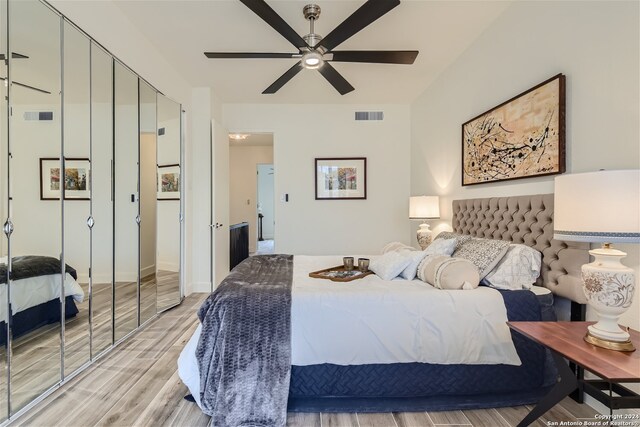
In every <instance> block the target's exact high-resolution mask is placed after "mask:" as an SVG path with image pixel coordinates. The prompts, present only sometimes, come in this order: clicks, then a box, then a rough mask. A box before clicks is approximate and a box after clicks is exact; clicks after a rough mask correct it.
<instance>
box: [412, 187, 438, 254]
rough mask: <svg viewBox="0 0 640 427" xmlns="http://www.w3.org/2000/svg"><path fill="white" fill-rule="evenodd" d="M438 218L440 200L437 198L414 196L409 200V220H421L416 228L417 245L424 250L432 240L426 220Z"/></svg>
mask: <svg viewBox="0 0 640 427" xmlns="http://www.w3.org/2000/svg"><path fill="white" fill-rule="evenodd" d="M438 218H440V198H439V197H438V196H415V197H410V198H409V219H421V220H422V224H420V228H418V233H417V236H418V244H419V245H420V247H421V248H422V250H424V249H425V248H426V247H427V246H429V244H430V243H431V240H432V239H433V237H432V234H431V230H430V229H429V224H427V220H428V219H438Z"/></svg>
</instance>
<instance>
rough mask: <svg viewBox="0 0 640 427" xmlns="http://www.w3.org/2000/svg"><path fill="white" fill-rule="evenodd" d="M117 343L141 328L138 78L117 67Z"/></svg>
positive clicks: (115, 204)
mask: <svg viewBox="0 0 640 427" xmlns="http://www.w3.org/2000/svg"><path fill="white" fill-rule="evenodd" d="M113 78H114V89H113V96H114V98H113V101H114V120H115V122H114V129H115V133H114V136H115V138H114V153H115V156H114V190H115V191H114V224H115V227H114V245H115V258H114V271H115V280H114V287H115V292H114V293H115V298H114V302H115V318H114V329H115V341H118V340H120V339H122V338H123V337H125V336H126V335H127V334H129V333H131V332H133V330H134V329H136V328H137V327H138V325H139V317H138V315H139V314H138V313H139V311H138V309H139V298H140V295H139V293H138V279H139V271H138V268H139V265H140V263H139V255H140V252H139V248H138V241H139V226H138V222H139V221H140V216H139V207H138V201H139V199H140V197H139V194H138V137H139V134H138V78H137V76H136V75H135V74H133V73H132V72H131V71H129V69H127V68H126V67H124V66H123V65H122V64H120V63H119V62H117V61H116V62H115V65H114V74H113Z"/></svg>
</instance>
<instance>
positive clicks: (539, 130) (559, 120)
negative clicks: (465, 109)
mask: <svg viewBox="0 0 640 427" xmlns="http://www.w3.org/2000/svg"><path fill="white" fill-rule="evenodd" d="M564 171H565V76H564V75H562V74H558V75H556V76H554V77H552V78H550V79H549V80H545V81H544V82H542V83H540V84H538V85H536V86H534V87H532V88H531V89H529V90H527V91H525V92H523V93H521V94H518V95H516V96H515V97H513V98H511V99H509V100H508V101H506V102H503V103H502V104H500V105H498V106H496V107H494V108H492V109H491V110H489V111H486V112H484V113H482V114H481V115H479V116H477V117H475V118H473V119H471V120H469V121H468V122H466V123H464V124H463V125H462V185H474V184H483V183H488V182H496V181H506V180H511V179H521V178H529V177H534V176H546V175H554V174H561V173H564Z"/></svg>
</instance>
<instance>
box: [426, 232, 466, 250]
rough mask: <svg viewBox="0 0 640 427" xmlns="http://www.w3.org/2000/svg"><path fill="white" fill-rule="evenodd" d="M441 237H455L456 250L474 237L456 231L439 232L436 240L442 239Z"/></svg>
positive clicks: (446, 238)
mask: <svg viewBox="0 0 640 427" xmlns="http://www.w3.org/2000/svg"><path fill="white" fill-rule="evenodd" d="M440 239H445V240H451V239H455V241H456V250H458V249H460V247H461V246H462V245H463V244H464V243H465V242H468V241H469V240H471V239H472V237H471V236H468V235H466V234H458V233H454V232H452V231H443V232H441V233H439V234H438V235H437V236H436V238H435V239H434V241H435V240H440Z"/></svg>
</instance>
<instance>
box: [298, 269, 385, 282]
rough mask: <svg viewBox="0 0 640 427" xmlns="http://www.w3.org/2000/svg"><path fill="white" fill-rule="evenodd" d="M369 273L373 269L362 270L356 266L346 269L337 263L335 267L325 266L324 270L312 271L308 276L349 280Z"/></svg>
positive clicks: (339, 280) (333, 280)
mask: <svg viewBox="0 0 640 427" xmlns="http://www.w3.org/2000/svg"><path fill="white" fill-rule="evenodd" d="M370 274H373V271H371V270H367V271H364V272H362V271H360V270H358V269H357V268H354V269H353V270H351V271H347V270H345V268H344V266H343V265H338V266H336V267H331V268H325V269H324V270H318V271H312V272H311V273H309V277H313V278H315V279H327V280H331V281H332V282H351V281H353V280H358V279H362V278H363V277H366V276H368V275H370Z"/></svg>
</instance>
